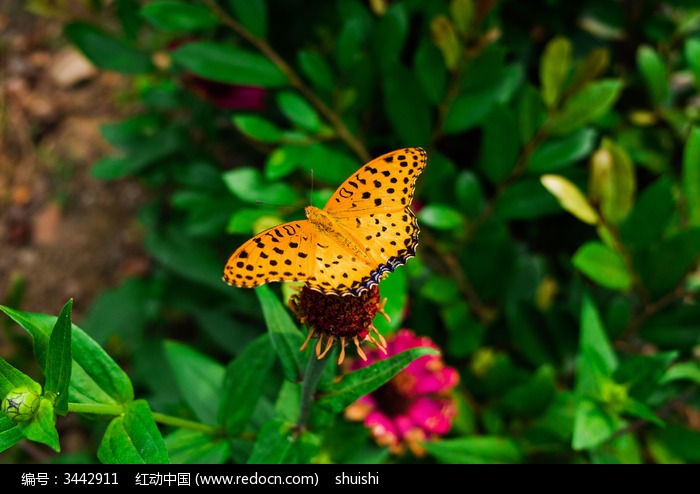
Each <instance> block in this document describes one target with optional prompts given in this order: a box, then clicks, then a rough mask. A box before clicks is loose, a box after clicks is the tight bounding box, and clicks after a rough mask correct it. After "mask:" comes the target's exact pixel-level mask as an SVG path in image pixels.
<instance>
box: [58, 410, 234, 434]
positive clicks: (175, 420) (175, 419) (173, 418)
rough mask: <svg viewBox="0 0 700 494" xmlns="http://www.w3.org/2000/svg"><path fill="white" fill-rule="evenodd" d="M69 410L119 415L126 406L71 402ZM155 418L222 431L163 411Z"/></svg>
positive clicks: (193, 428)
mask: <svg viewBox="0 0 700 494" xmlns="http://www.w3.org/2000/svg"><path fill="white" fill-rule="evenodd" d="M68 411H69V412H73V413H91V414H94V415H114V416H118V415H121V414H123V413H124V407H123V406H121V405H104V404H101V403H94V404H88V403H69V404H68ZM153 418H154V419H155V421H156V422H159V423H161V424H164V425H172V426H174V427H180V428H182V429H190V430H195V431H200V432H203V433H205V434H210V435H217V434H220V433H221V430H220V429H219V428H217V427H214V426H212V425H207V424H202V423H200V422H194V421H192V420H187V419H182V418H179V417H173V416H171V415H165V414H163V413H158V412H153Z"/></svg>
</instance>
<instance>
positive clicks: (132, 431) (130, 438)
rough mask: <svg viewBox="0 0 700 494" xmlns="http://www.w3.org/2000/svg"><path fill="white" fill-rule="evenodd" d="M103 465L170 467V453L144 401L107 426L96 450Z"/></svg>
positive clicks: (137, 403) (132, 406)
mask: <svg viewBox="0 0 700 494" xmlns="http://www.w3.org/2000/svg"><path fill="white" fill-rule="evenodd" d="M97 457H98V458H99V459H100V461H101V462H102V463H105V464H116V463H130V464H140V465H143V464H167V463H170V461H169V459H168V450H167V448H166V447H165V441H164V440H163V436H162V435H161V434H160V431H159V430H158V426H157V425H156V422H155V420H154V419H153V413H152V412H151V408H150V407H149V406H148V403H147V402H146V401H145V400H136V401H133V402H131V403H129V404H127V406H126V410H125V413H124V414H122V415H120V416H118V417H115V418H114V419H112V421H111V422H110V423H109V425H108V426H107V430H106V431H105V433H104V436H103V437H102V442H101V443H100V446H99V448H98V450H97Z"/></svg>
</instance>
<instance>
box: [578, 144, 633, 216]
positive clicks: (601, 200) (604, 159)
mask: <svg viewBox="0 0 700 494" xmlns="http://www.w3.org/2000/svg"><path fill="white" fill-rule="evenodd" d="M636 188H637V180H636V177H635V174H634V166H633V164H632V160H631V159H630V157H629V156H628V155H627V153H626V152H625V150H624V149H623V148H622V147H621V146H619V145H618V144H616V143H615V142H614V141H612V140H610V139H608V138H607V137H606V138H604V139H603V143H602V145H601V147H600V148H599V149H598V150H597V151H596V152H595V153H594V154H593V156H592V158H591V172H590V180H589V187H588V189H589V196H590V198H591V201H592V202H593V203H594V204H598V205H599V207H598V209H599V211H600V212H601V214H602V215H603V217H604V218H605V219H606V220H607V221H608V223H610V224H613V225H616V224H618V223H620V222H621V221H622V220H623V219H625V218H626V217H627V215H628V214H629V212H630V210H631V209H632V205H633V203H634V193H635V191H636Z"/></svg>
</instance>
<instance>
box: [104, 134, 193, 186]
mask: <svg viewBox="0 0 700 494" xmlns="http://www.w3.org/2000/svg"><path fill="white" fill-rule="evenodd" d="M117 125H118V124H111V125H105V126H103V127H102V133H103V135H104V136H105V138H106V139H107V140H108V141H111V142H112V143H114V142H117V143H119V144H118V145H119V146H120V147H123V148H125V150H126V155H124V156H105V157H103V158H102V159H100V160H98V161H97V162H96V163H95V164H94V165H93V166H92V170H91V173H92V175H93V176H94V177H95V178H98V179H100V180H115V179H118V178H122V177H125V176H127V175H133V174H136V173H137V172H140V171H141V170H143V169H145V168H147V167H148V166H150V165H152V164H154V163H156V162H158V161H159V160H162V159H164V158H167V157H168V156H170V155H172V154H173V153H175V152H176V151H178V150H179V149H180V147H181V145H182V141H183V139H184V137H183V136H182V135H181V133H180V131H179V130H177V129H175V128H171V127H166V128H163V129H159V130H155V131H152V132H145V133H143V134H140V135H132V136H124V135H120V136H118V137H116V136H115V134H117V133H118V132H116V131H114V130H115V128H116V127H117ZM110 131H114V132H110Z"/></svg>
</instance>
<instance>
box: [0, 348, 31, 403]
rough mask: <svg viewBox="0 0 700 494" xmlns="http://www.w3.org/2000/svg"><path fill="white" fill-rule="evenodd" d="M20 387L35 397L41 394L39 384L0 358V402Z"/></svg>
mask: <svg viewBox="0 0 700 494" xmlns="http://www.w3.org/2000/svg"><path fill="white" fill-rule="evenodd" d="M20 387H26V388H27V389H29V391H31V392H33V393H34V394H36V395H40V394H41V384H39V383H38V382H36V381H35V380H34V379H32V378H31V377H29V376H28V375H26V374H25V373H24V372H22V371H21V370H19V369H15V368H14V367H13V366H12V365H10V364H9V362H7V361H6V360H5V359H2V358H0V401H2V399H3V398H5V395H7V393H9V392H10V391H12V390H13V389H15V388H20ZM0 415H2V414H0Z"/></svg>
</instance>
